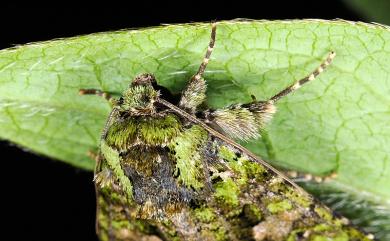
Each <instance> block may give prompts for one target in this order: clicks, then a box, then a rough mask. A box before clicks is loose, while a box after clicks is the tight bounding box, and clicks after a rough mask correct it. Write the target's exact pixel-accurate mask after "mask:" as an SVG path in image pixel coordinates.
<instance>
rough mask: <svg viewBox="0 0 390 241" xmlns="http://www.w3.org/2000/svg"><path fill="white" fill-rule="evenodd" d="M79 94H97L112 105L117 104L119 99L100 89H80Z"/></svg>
mask: <svg viewBox="0 0 390 241" xmlns="http://www.w3.org/2000/svg"><path fill="white" fill-rule="evenodd" d="M79 95H97V96H100V97H103V98H104V99H105V100H107V101H108V102H109V103H110V104H111V105H112V106H115V105H116V103H117V100H116V99H115V98H114V97H112V96H111V95H110V93H108V92H105V91H102V90H98V89H80V90H79Z"/></svg>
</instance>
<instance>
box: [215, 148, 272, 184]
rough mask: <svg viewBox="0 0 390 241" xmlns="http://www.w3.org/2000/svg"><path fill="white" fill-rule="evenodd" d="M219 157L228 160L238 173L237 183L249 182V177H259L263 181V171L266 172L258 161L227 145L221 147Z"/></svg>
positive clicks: (230, 166) (229, 164)
mask: <svg viewBox="0 0 390 241" xmlns="http://www.w3.org/2000/svg"><path fill="white" fill-rule="evenodd" d="M219 157H220V158H222V159H224V160H226V161H227V162H228V166H229V168H230V169H232V170H233V171H234V172H235V174H237V177H238V179H237V183H238V184H240V185H244V184H247V182H248V179H251V178H257V180H258V181H261V180H259V179H261V177H262V173H264V172H265V169H264V167H263V166H261V165H260V164H258V163H256V162H252V161H250V160H248V159H246V158H244V157H239V158H238V157H237V155H236V154H235V153H234V152H233V151H232V150H230V149H229V148H228V147H226V146H221V147H220V149H219Z"/></svg>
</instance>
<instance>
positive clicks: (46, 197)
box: [0, 1, 364, 240]
mask: <svg viewBox="0 0 390 241" xmlns="http://www.w3.org/2000/svg"><path fill="white" fill-rule="evenodd" d="M189 2H190V1H188V3H184V2H182V3H178V4H167V3H163V4H162V3H160V4H158V5H155V4H154V3H152V2H148V3H145V5H144V6H142V5H140V4H139V3H138V4H136V5H135V4H134V3H133V4H129V5H126V6H125V5H122V4H119V3H118V5H117V6H116V7H113V6H111V7H107V6H105V5H102V6H97V5H96V4H98V3H97V2H95V3H94V5H92V4H91V6H85V8H80V7H75V6H64V5H61V4H58V6H56V7H53V6H52V7H50V8H49V7H44V6H16V5H3V6H1V11H0V26H1V29H0V32H1V35H0V36H1V37H0V49H4V48H8V47H12V46H14V45H17V44H25V43H29V42H35V41H42V40H50V39H53V38H62V37H71V36H75V35H81V34H88V33H94V32H100V31H111V30H118V29H123V28H138V27H146V26H154V25H159V24H162V23H186V22H198V21H211V20H228V19H234V18H251V19H295V18H322V19H334V18H343V19H347V20H355V21H356V20H363V21H364V19H361V18H360V17H359V16H358V15H356V14H355V13H354V12H352V11H350V10H349V9H348V8H347V6H345V5H344V4H343V3H342V2H340V1H272V2H266V1H257V2H259V3H260V4H257V5H254V4H249V3H245V2H244V1H236V2H234V3H226V2H225V3H216V2H213V3H204V2H203V1H202V2H201V1H198V2H195V1H191V5H193V6H189ZM265 3H267V4H265ZM104 4H107V3H104ZM69 5H71V4H69ZM187 5H188V6H187ZM0 153H1V156H0V159H1V171H0V173H1V174H0V184H1V186H0V188H1V192H0V193H1V194H0V195H1V198H0V200H1V202H2V204H1V206H0V209H1V214H0V217H1V221H2V222H3V224H2V228H1V230H2V231H1V232H0V239H1V240H97V238H96V236H95V233H94V222H95V221H94V219H95V196H94V195H95V194H94V186H93V183H92V177H93V175H92V173H90V172H86V171H82V170H78V169H76V168H74V167H71V166H68V165H66V164H63V163H61V162H56V161H54V160H51V159H49V158H44V157H40V156H38V155H35V154H32V153H28V152H25V151H23V150H22V149H21V148H18V147H16V146H13V145H12V144H10V143H8V142H5V141H3V142H0Z"/></svg>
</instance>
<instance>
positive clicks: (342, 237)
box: [309, 232, 351, 241]
mask: <svg viewBox="0 0 390 241" xmlns="http://www.w3.org/2000/svg"><path fill="white" fill-rule="evenodd" d="M309 240H310V241H350V240H351V239H349V238H348V235H347V234H346V233H344V232H341V233H338V234H337V235H336V236H334V237H329V236H327V235H321V234H314V235H312V236H310V239H309Z"/></svg>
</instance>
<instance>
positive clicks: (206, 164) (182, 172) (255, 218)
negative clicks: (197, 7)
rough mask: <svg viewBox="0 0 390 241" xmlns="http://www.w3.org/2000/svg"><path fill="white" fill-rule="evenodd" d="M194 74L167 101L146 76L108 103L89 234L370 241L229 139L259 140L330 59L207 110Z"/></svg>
mask: <svg viewBox="0 0 390 241" xmlns="http://www.w3.org/2000/svg"><path fill="white" fill-rule="evenodd" d="M215 38H216V24H213V25H212V32H211V38H210V43H209V46H208V48H207V52H206V55H205V57H204V59H203V61H202V63H201V65H200V67H199V70H198V71H197V73H195V75H193V77H192V78H191V79H190V81H189V82H188V84H187V86H186V88H185V89H184V90H183V91H182V94H181V96H180V99H179V100H178V101H173V98H172V96H171V95H170V93H169V91H167V90H166V89H165V88H163V87H161V86H159V85H158V84H157V81H156V79H155V77H154V76H153V75H152V74H141V75H139V76H137V77H135V78H134V79H133V81H132V82H131V84H130V86H129V87H128V89H126V90H125V91H124V92H123V95H122V97H121V98H120V99H117V100H115V99H113V98H111V97H110V96H109V95H108V94H107V93H104V92H102V91H100V90H95V89H82V90H80V93H81V94H97V95H100V96H103V97H105V98H106V99H108V100H109V101H110V102H111V103H112V104H113V109H112V111H111V113H110V115H109V117H108V120H107V122H106V125H105V127H104V130H103V133H102V136H101V142H100V151H99V153H98V155H96V161H97V165H96V170H95V184H96V194H97V222H96V224H97V227H96V228H97V234H98V236H99V238H100V239H101V240H103V241H105V240H110V241H111V240H134V241H138V240H143V241H146V240H150V241H152V240H153V241H158V240H164V241H165V240H167V241H168V240H169V241H170V240H175V241H176V240H221V241H222V240H256V241H261V240H264V241H266V240H267V241H282V240H287V241H298V240H299V241H304V240H313V241H314V240H316V241H322V240H340V241H342V240H343V241H344V240H351V241H352V240H355V241H358V240H371V239H373V237H372V235H369V234H368V235H367V234H364V233H363V232H361V231H359V230H358V229H356V228H354V227H353V226H351V225H350V224H349V221H348V220H347V219H345V218H343V217H339V216H336V215H334V214H333V213H332V211H331V210H330V209H328V208H327V207H326V206H324V205H323V204H321V203H320V202H318V201H316V200H315V199H314V198H313V197H312V196H311V195H309V194H307V193H306V192H305V191H304V190H302V189H301V188H300V187H299V186H297V185H296V184H295V183H294V182H292V181H291V180H290V179H288V178H287V177H286V176H285V175H284V174H283V173H281V172H279V171H278V170H276V169H275V168H273V167H272V166H271V165H269V164H268V163H266V162H264V161H263V160H261V159H259V158H258V157H256V156H255V155H254V154H252V153H251V152H250V151H248V150H246V149H245V148H244V147H242V146H240V145H239V144H237V143H236V142H234V141H233V139H236V140H249V139H254V138H259V137H260V136H259V133H260V130H261V129H262V128H264V127H265V125H266V124H267V122H268V121H270V119H271V117H272V115H273V114H274V113H275V112H276V107H275V104H276V103H277V101H278V100H279V99H280V98H282V97H283V96H286V95H287V94H289V93H291V92H293V91H295V90H296V89H298V88H300V87H301V86H302V85H303V84H305V83H307V82H309V81H311V80H314V79H315V77H316V76H317V75H319V74H320V73H321V72H322V71H323V70H324V69H325V68H326V67H327V66H328V65H329V64H330V63H331V61H332V60H333V58H334V57H335V53H334V52H331V53H330V54H329V56H328V57H327V58H326V60H325V61H324V62H323V63H322V64H321V65H320V66H319V67H318V68H317V69H316V70H315V71H313V72H312V73H310V74H309V75H308V76H307V77H305V78H303V79H301V80H299V81H296V82H295V83H294V84H292V85H290V86H289V87H287V88H286V89H284V90H282V91H281V92H279V93H277V94H276V95H274V96H273V97H271V98H270V99H268V100H265V101H258V100H256V99H255V98H253V101H252V102H250V103H245V104H233V105H230V106H228V107H226V108H223V109H217V110H212V109H208V108H207V106H206V105H205V100H206V81H205V80H204V79H203V77H202V76H203V73H204V71H205V69H206V66H207V64H208V62H209V59H210V55H211V53H212V50H213V48H214V43H215Z"/></svg>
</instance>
